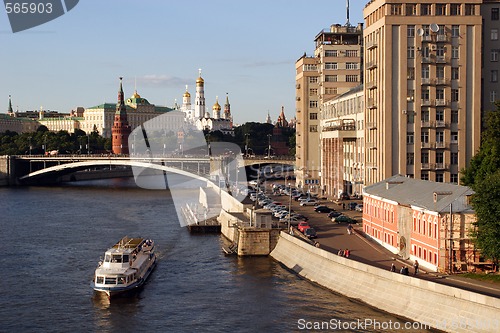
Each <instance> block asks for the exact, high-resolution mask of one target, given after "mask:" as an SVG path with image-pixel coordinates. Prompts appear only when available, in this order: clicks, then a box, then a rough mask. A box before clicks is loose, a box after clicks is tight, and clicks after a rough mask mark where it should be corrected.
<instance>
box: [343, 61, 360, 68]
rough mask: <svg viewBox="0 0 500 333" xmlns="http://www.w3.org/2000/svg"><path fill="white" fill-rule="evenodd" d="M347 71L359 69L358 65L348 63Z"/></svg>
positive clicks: (346, 65)
mask: <svg viewBox="0 0 500 333" xmlns="http://www.w3.org/2000/svg"><path fill="white" fill-rule="evenodd" d="M345 69H358V64H357V63H355V62H348V63H346V64H345Z"/></svg>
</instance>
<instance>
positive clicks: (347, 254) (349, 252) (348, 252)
mask: <svg viewBox="0 0 500 333" xmlns="http://www.w3.org/2000/svg"><path fill="white" fill-rule="evenodd" d="M350 254H351V251H349V249H345V250H344V257H346V258H349V255H350Z"/></svg>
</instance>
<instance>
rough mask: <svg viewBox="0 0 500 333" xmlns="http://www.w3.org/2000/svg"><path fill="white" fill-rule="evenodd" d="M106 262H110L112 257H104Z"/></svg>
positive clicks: (107, 255)
mask: <svg viewBox="0 0 500 333" xmlns="http://www.w3.org/2000/svg"><path fill="white" fill-rule="evenodd" d="M104 261H105V262H110V261H111V256H110V255H109V254H106V257H104Z"/></svg>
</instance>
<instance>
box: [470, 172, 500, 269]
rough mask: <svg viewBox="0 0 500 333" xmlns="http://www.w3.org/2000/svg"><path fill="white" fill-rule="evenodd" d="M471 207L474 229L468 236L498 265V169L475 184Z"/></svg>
mask: <svg viewBox="0 0 500 333" xmlns="http://www.w3.org/2000/svg"><path fill="white" fill-rule="evenodd" d="M475 187H476V190H475V191H476V193H475V195H474V196H473V198H472V207H473V208H474V210H475V212H476V218H477V220H476V222H475V226H476V229H475V230H474V231H472V232H471V234H470V236H471V237H472V240H473V242H474V244H475V245H476V247H477V248H478V249H479V250H480V251H481V254H482V255H483V256H484V257H486V258H489V259H491V260H492V261H493V263H495V265H497V266H498V261H499V259H500V170H497V171H496V172H494V173H492V174H489V175H487V176H486V177H485V178H484V180H482V181H481V182H480V183H479V184H476V186H475Z"/></svg>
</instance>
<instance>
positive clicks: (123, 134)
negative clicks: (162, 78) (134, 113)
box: [111, 77, 132, 155]
mask: <svg viewBox="0 0 500 333" xmlns="http://www.w3.org/2000/svg"><path fill="white" fill-rule="evenodd" d="M131 132H132V129H131V128H130V125H129V124H128V120H127V109H126V106H125V100H124V96H123V85H122V78H121V77H120V90H119V91H118V102H117V103H116V112H115V120H114V122H113V127H112V129H111V133H112V134H111V138H112V146H113V154H127V155H128V153H129V149H128V137H129V135H130V133H131Z"/></svg>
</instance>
